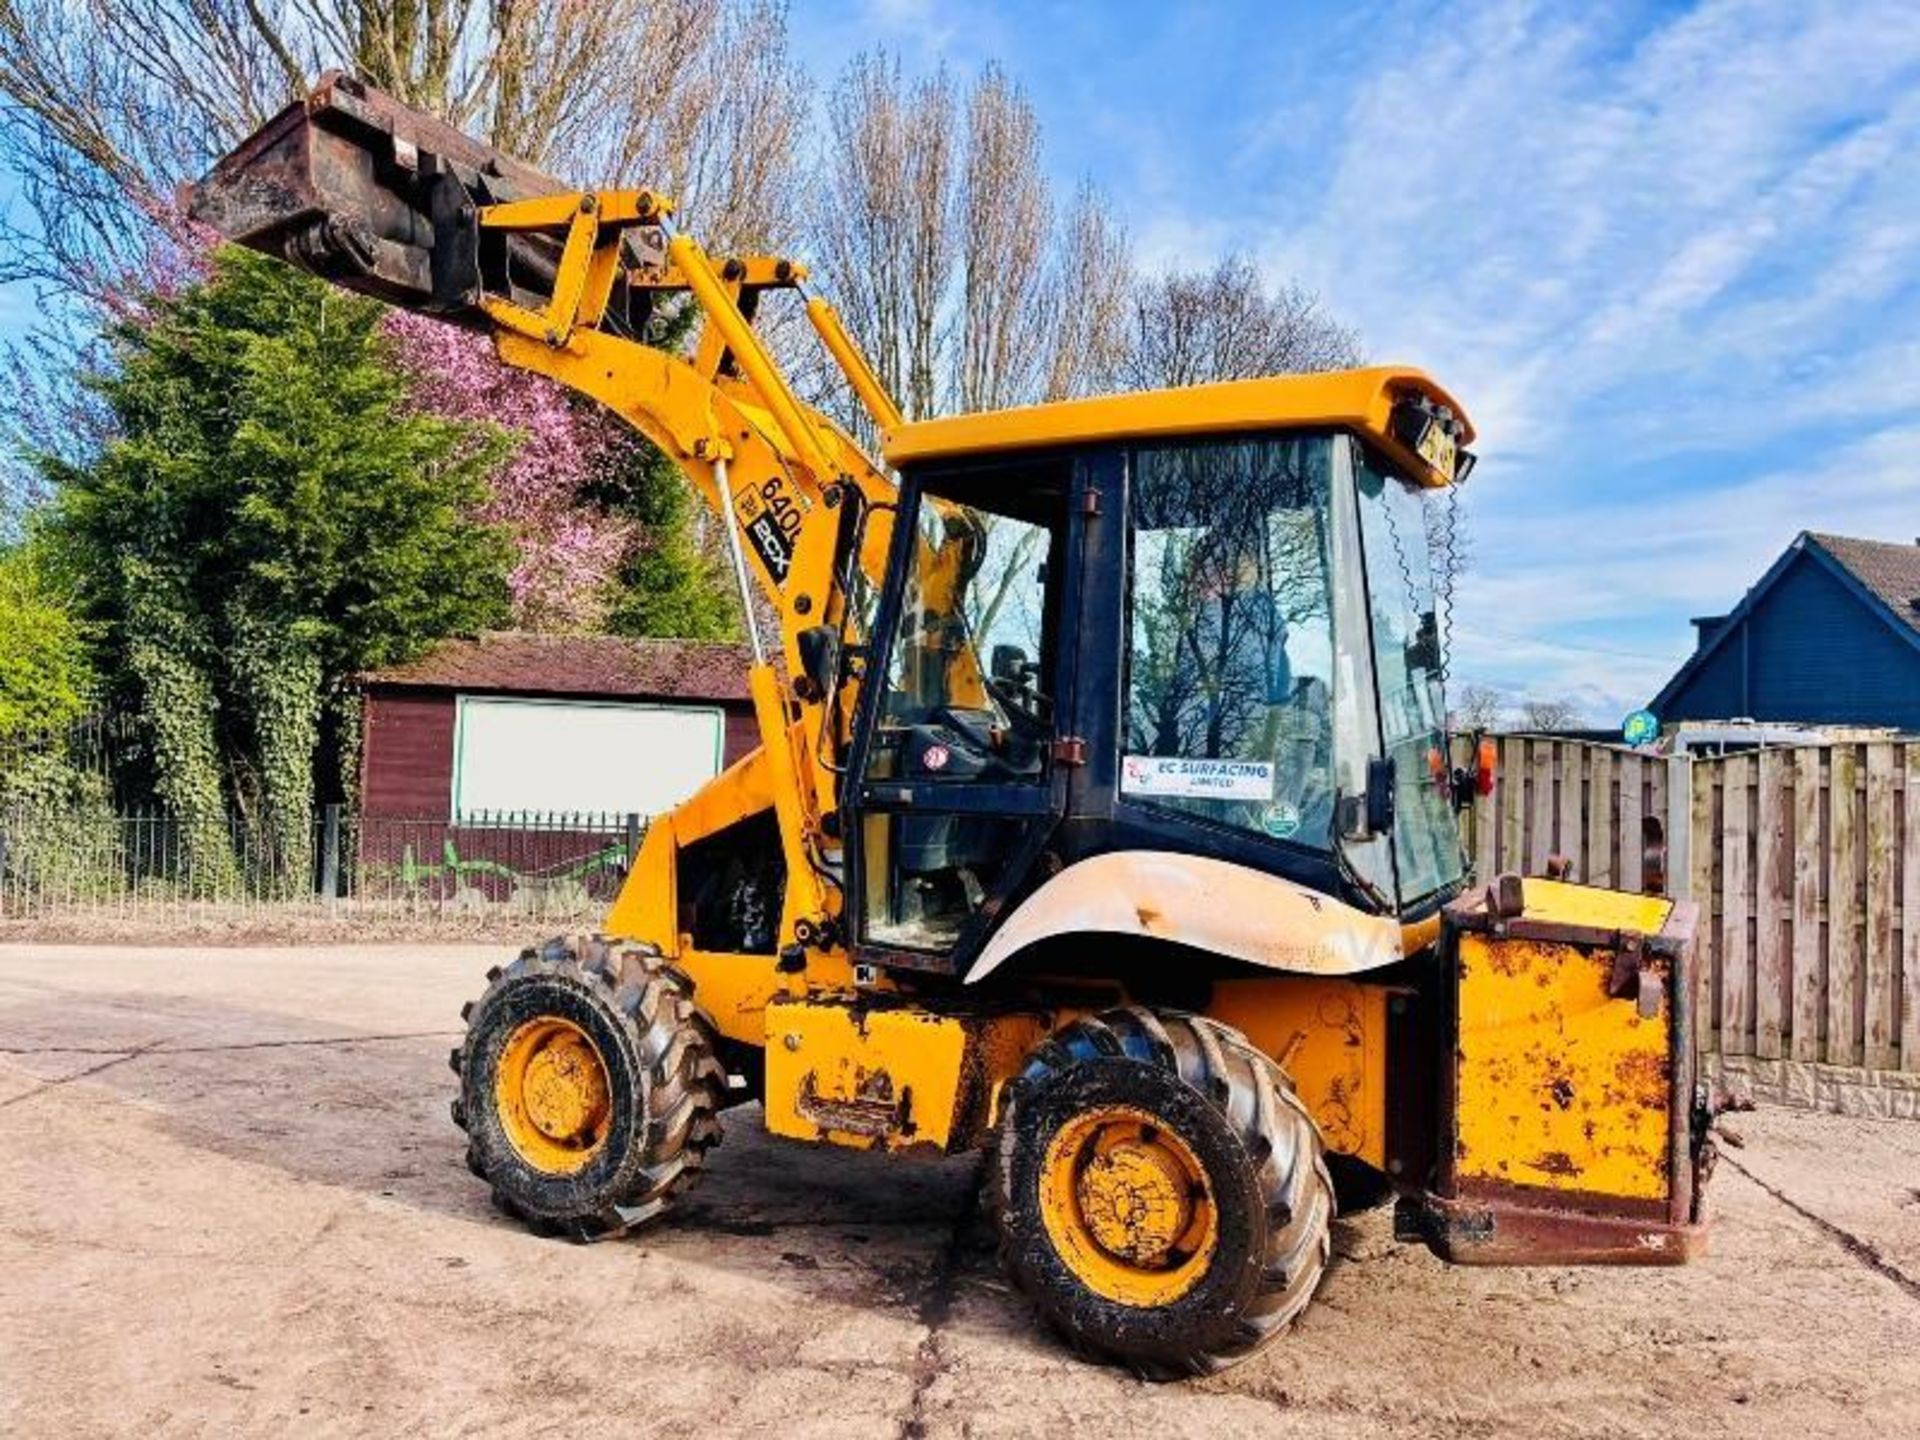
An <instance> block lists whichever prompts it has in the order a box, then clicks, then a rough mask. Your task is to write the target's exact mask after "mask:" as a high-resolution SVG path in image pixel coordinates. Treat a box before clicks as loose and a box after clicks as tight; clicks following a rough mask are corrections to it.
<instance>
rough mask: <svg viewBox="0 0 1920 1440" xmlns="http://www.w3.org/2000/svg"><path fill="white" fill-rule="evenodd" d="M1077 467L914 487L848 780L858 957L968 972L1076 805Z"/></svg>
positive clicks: (1022, 469)
mask: <svg viewBox="0 0 1920 1440" xmlns="http://www.w3.org/2000/svg"><path fill="white" fill-rule="evenodd" d="M1075 472H1076V466H1075V465H1074V464H1073V462H1072V460H1071V459H1070V458H1049V459H1044V460H1039V461H1028V462H1015V463H1009V462H1005V461H1001V462H998V463H995V464H992V465H985V466H971V467H963V468H941V469H934V470H929V471H926V472H917V473H912V474H909V475H908V476H907V477H905V480H904V482H903V485H902V491H901V513H900V518H899V521H898V522H897V523H896V526H895V531H894V533H895V536H896V537H897V538H896V540H895V544H894V552H893V556H892V559H891V562H890V564H889V568H888V578H887V585H886V590H885V594H884V596H883V599H882V604H881V608H880V613H879V614H878V615H877V616H876V621H875V627H874V632H873V633H874V642H873V646H872V654H871V655H870V656H869V657H868V663H867V667H866V680H865V683H864V685H863V686H862V694H861V700H860V706H861V709H860V720H859V729H858V739H857V741H856V744H855V747H854V751H853V754H852V755H851V756H850V769H851V773H850V774H849V776H848V779H847V782H846V784H845V786H844V787H843V792H842V793H843V796H844V797H850V799H848V800H846V801H843V807H844V808H845V809H846V810H847V811H848V812H849V813H848V814H847V815H846V816H845V824H844V827H843V833H844V835H845V840H846V848H847V856H846V860H847V864H846V877H847V910H846V913H847V915H848V917H849V926H850V930H851V939H852V942H853V949H854V953H855V957H856V959H858V960H860V961H862V962H864V963H869V964H880V965H888V966H904V967H908V968H913V969H920V970H932V971H940V972H945V973H954V972H957V971H958V970H959V969H961V968H962V967H963V966H964V964H965V962H966V961H967V960H968V959H969V958H970V957H971V956H972V955H973V954H974V953H976V952H977V951H978V949H979V948H980V945H981V944H982V943H983V941H984V938H985V933H986V931H987V930H988V929H990V928H991V926H992V924H993V921H994V919H995V917H996V916H997V915H998V914H999V913H1000V912H1001V910H1002V908H1003V907H1004V906H1005V904H1006V902H1007V900H1008V898H1009V897H1010V896H1011V895H1012V894H1013V893H1014V892H1015V890H1017V889H1018V888H1019V886H1020V885H1021V883H1022V881H1023V880H1024V879H1025V878H1026V876H1027V875H1028V874H1029V873H1030V871H1031V869H1032V867H1033V865H1034V864H1035V863H1036V861H1037V860H1038V858H1039V855H1040V854H1041V852H1042V850H1043V849H1044V847H1045V845H1046V842H1047V839H1048V837H1049V836H1050V835H1051V833H1052V832H1053V830H1054V828H1055V827H1056V825H1057V824H1058V823H1059V819H1060V816H1061V814H1062V813H1063V811H1064V808H1065V803H1066V768H1067V767H1066V765H1064V764H1063V757H1064V758H1065V760H1067V761H1071V760H1072V759H1073V758H1075V757H1074V753H1073V751H1072V750H1071V748H1070V747H1062V746H1061V745H1060V744H1059V743H1058V742H1060V740H1061V738H1062V736H1061V731H1060V726H1061V724H1062V717H1063V716H1066V715H1069V714H1071V713H1072V690H1073V673H1074V661H1075V645H1074V637H1073V634H1072V630H1073V626H1072V625H1070V624H1068V623H1066V622H1065V620H1064V619H1063V617H1064V615H1065V610H1064V608H1063V604H1062V601H1063V597H1065V596H1068V595H1071V594H1074V593H1077V589H1078V579H1077V577H1078V573H1079V569H1080V560H1079V552H1080V533H1079V517H1078V515H1077V513H1076V507H1075V506H1074V505H1073V504H1072V503H1070V502H1071V499H1072V495H1073V493H1074V483H1075Z"/></svg>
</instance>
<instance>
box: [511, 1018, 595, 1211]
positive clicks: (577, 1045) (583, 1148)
mask: <svg viewBox="0 0 1920 1440" xmlns="http://www.w3.org/2000/svg"><path fill="white" fill-rule="evenodd" d="M493 1095H494V1103H495V1105H496V1106H497V1107H498V1110H499V1114H500V1128H501V1129H503V1130H505V1131H506V1132H507V1139H508V1140H509V1141H510V1142H512V1144H513V1148H514V1149H515V1150H517V1151H518V1152H519V1153H520V1158H521V1159H522V1160H524V1161H526V1162H527V1163H528V1164H529V1165H531V1166H533V1167H534V1169H536V1170H541V1171H544V1172H545V1173H547V1174H549V1175H572V1174H574V1173H575V1172H576V1171H578V1170H580V1169H581V1168H582V1167H583V1166H585V1165H586V1163H587V1162H588V1161H589V1160H591V1159H592V1158H593V1157H594V1156H595V1155H596V1154H598V1153H599V1150H600V1147H601V1146H602V1145H604V1144H606V1142H607V1131H608V1129H609V1128H610V1125H611V1121H612V1117H613V1101H612V1091H611V1087H610V1086H609V1084H608V1082H607V1064H606V1061H605V1060H603V1059H601V1058H600V1050H599V1047H597V1046H596V1045H595V1044H594V1043H593V1040H592V1039H591V1038H590V1037H589V1036H588V1034H587V1032H586V1031H584V1030H582V1029H581V1028H580V1027H579V1026H578V1025H575V1024H574V1023H573V1022H572V1021H571V1020H561V1019H559V1018H558V1017H556V1016H551V1015H544V1016H542V1017H541V1018H539V1019H538V1020H529V1021H527V1022H526V1023H525V1024H523V1025H521V1026H520V1027H519V1028H518V1029H516V1030H515V1031H514V1032H513V1034H511V1035H509V1036H508V1037H507V1043H506V1046H505V1048H504V1049H502V1050H501V1052H500V1066H499V1069H498V1070H497V1071H495V1073H494V1082H493Z"/></svg>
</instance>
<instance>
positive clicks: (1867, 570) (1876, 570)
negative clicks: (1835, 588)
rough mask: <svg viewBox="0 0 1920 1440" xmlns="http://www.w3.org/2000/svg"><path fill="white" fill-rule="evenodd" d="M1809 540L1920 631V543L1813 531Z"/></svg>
mask: <svg viewBox="0 0 1920 1440" xmlns="http://www.w3.org/2000/svg"><path fill="white" fill-rule="evenodd" d="M1807 538H1808V539H1809V540H1811V541H1812V542H1813V543H1814V544H1816V545H1818V546H1819V547H1820V548H1821V549H1822V550H1825V551H1826V552H1827V554H1829V555H1831V556H1832V557H1833V558H1834V559H1835V560H1837V561H1838V562H1839V563H1840V564H1841V565H1843V566H1844V567H1845V568H1846V569H1847V571H1848V572H1849V573H1850V574H1851V575H1852V576H1853V578H1854V579H1856V580H1858V581H1859V582H1860V583H1861V584H1862V585H1864V586H1866V587H1867V589H1869V590H1871V591H1872V592H1873V593H1874V594H1875V595H1876V596H1878V597H1879V599H1880V600H1881V601H1882V602H1883V603H1884V604H1885V605H1886V607H1887V608H1888V609H1889V610H1891V611H1893V613H1894V616H1895V617H1896V618H1897V619H1898V620H1899V621H1900V622H1901V623H1902V624H1904V625H1906V626H1907V628H1909V629H1910V630H1914V631H1916V632H1920V544H1914V545H1897V544H1893V543H1891V542H1889V541H1886V540H1856V539H1854V538H1852V537H1851V536H1847V535H1818V534H1813V533H1811V532H1809V533H1808V535H1807Z"/></svg>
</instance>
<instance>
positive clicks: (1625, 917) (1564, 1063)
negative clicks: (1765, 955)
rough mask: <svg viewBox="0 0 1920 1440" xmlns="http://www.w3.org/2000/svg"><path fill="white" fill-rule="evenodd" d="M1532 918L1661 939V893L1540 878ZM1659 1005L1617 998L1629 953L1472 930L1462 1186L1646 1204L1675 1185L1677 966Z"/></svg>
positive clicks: (1664, 907)
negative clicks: (1475, 1183) (1614, 982)
mask: <svg viewBox="0 0 1920 1440" xmlns="http://www.w3.org/2000/svg"><path fill="white" fill-rule="evenodd" d="M1525 894H1526V911H1525V918H1526V919H1527V921H1529V922H1533V923H1536V924H1537V923H1545V924H1549V925H1576V926H1581V927H1591V928H1593V929H1594V930H1595V931H1596V932H1617V931H1626V932H1630V933H1633V934H1638V935H1642V936H1648V935H1654V934H1657V933H1658V932H1659V930H1660V928H1661V926H1662V925H1664V924H1665V923H1666V919H1667V916H1668V913H1669V912H1670V910H1671V909H1672V902H1671V901H1670V900H1666V899H1662V898H1660V897H1658V896H1642V895H1626V894H1621V893H1618V892H1615V891H1609V890H1596V889H1590V888H1588V887H1586V886H1580V885H1565V884H1557V883H1554V882H1551V881H1546V880H1528V881H1527V882H1526V890H1525ZM1640 963H1641V965H1642V966H1643V967H1645V968H1646V969H1648V970H1651V971H1653V972H1655V973H1656V974H1657V975H1658V977H1659V981H1660V985H1659V991H1660V995H1661V1000H1660V1003H1659V1008H1658V1012H1657V1013H1656V1014H1654V1015H1652V1016H1650V1017H1644V1016H1642V1015H1641V1013H1640V1010H1639V1007H1638V1006H1637V1005H1636V1003H1635V1000H1634V999H1633V998H1630V997H1628V998H1616V997H1614V996H1612V995H1610V994H1609V984H1610V980H1611V977H1612V975H1613V971H1614V965H1615V951H1614V949H1613V948H1612V947H1611V946H1608V945H1602V944H1596V943H1572V942H1562V941H1556V940H1542V939H1529V938H1521V937H1516V936H1500V935H1495V934H1490V933H1489V934H1483V933H1478V932H1471V931H1470V932H1466V933H1463V934H1462V935H1461V936H1460V937H1459V945H1458V957H1457V965H1458V981H1459V1014H1460V1030H1459V1042H1458V1070H1457V1096H1456V1109H1457V1136H1456V1145H1455V1156H1454V1164H1455V1171H1456V1174H1457V1175H1458V1176H1459V1177H1460V1178H1461V1179H1462V1180H1491V1181H1497V1182H1500V1183H1503V1184H1508V1185H1515V1186H1523V1187H1527V1188H1534V1189H1545V1190H1555V1191H1578V1192H1582V1193H1585V1194H1590V1195H1598V1196H1611V1197H1621V1198H1628V1199H1637V1200H1665V1199H1666V1198H1667V1196H1668V1192H1669V1189H1670V1185H1671V1181H1670V1165H1669V1157H1670V1148H1671V1141H1670V1123H1671V1121H1670V1116H1671V1106H1672V1103H1673V1096H1672V1091H1673V1074H1672V1048H1671V1033H1672V1017H1671V1014H1670V1007H1671V1005H1672V996H1671V985H1670V984H1669V980H1670V975H1669V973H1668V968H1667V967H1668V966H1669V964H1670V962H1669V961H1667V960H1665V959H1662V958H1660V957H1657V956H1654V955H1651V954H1649V955H1647V956H1645V957H1643V959H1642V960H1641V962H1640Z"/></svg>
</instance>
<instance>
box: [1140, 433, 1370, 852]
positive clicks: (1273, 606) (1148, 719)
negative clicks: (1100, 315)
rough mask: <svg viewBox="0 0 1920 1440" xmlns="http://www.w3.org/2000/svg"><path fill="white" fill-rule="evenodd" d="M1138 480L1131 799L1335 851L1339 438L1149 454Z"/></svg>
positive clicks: (1217, 444) (1142, 452)
mask: <svg viewBox="0 0 1920 1440" xmlns="http://www.w3.org/2000/svg"><path fill="white" fill-rule="evenodd" d="M1130 488H1131V496H1132V499H1131V511H1132V513H1131V516H1130V529H1129V537H1130V554H1131V565H1132V575H1131V585H1132V590H1131V603H1130V613H1129V619H1128V655H1127V693H1126V734H1125V753H1124V754H1123V756H1122V758H1121V776H1120V789H1121V793H1122V795H1123V796H1125V797H1126V798H1127V799H1129V800H1132V801H1137V802H1141V803H1145V804H1151V805H1156V806H1163V807H1167V808H1171V809H1176V810H1180V811H1184V812H1187V813H1191V814H1194V815H1198V816H1201V817H1203V818H1205V819H1208V820H1212V821H1215V822H1217V823H1221V824H1225V825H1231V826H1234V827H1236V828H1240V829H1246V830H1252V831H1255V832H1257V833H1259V834H1263V835H1267V836H1270V837H1272V838H1275V839H1283V840H1290V841H1293V842H1295V843H1298V844H1305V845H1312V846H1316V847H1320V848H1330V847H1331V846H1332V844H1333V801H1334V772H1333V704H1332V697H1333V689H1334V683H1335V677H1334V646H1333V614H1332V564H1331V558H1330V551H1331V539H1330V536H1331V530H1332V516H1331V500H1332V442H1331V440H1330V439H1329V438H1328V437H1326V436H1294V437H1289V438H1287V439H1281V440H1250V441H1222V442H1211V443H1204V444H1193V445H1181V446H1171V447H1165V448H1159V449H1143V450H1140V451H1137V452H1135V454H1134V456H1133V462H1132V483H1131V487H1130Z"/></svg>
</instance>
